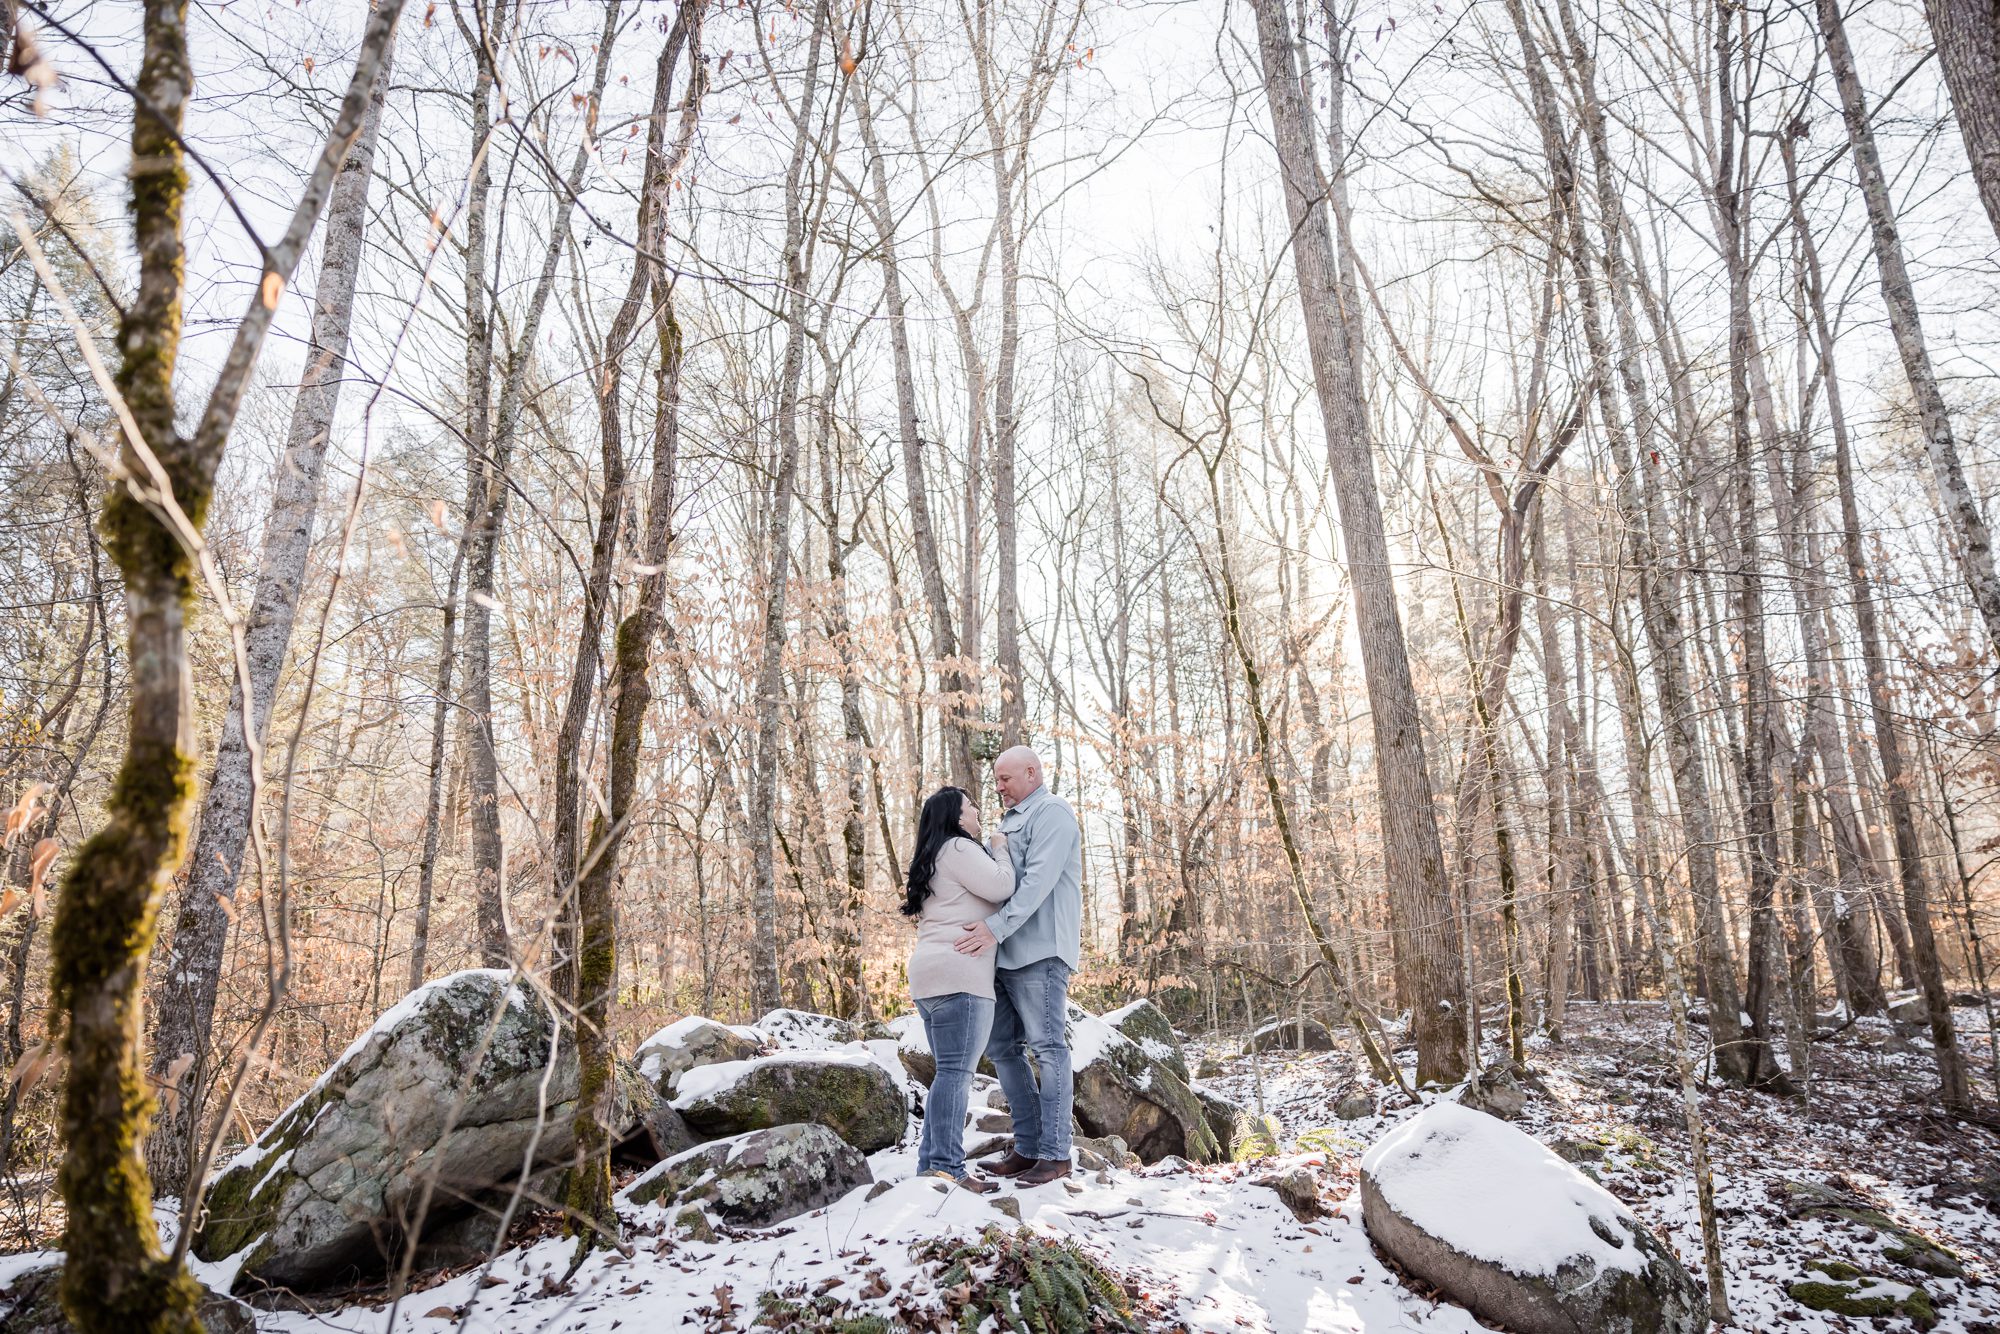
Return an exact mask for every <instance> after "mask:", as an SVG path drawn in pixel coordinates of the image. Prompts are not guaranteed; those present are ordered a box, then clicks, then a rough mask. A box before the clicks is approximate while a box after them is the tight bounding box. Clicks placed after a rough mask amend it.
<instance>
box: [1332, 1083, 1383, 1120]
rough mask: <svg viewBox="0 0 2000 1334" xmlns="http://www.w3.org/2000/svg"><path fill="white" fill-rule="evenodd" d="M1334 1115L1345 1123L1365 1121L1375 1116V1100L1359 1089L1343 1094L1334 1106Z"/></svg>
mask: <svg viewBox="0 0 2000 1334" xmlns="http://www.w3.org/2000/svg"><path fill="white" fill-rule="evenodd" d="M1333 1114H1334V1115H1335V1116H1337V1117H1339V1118H1340V1119H1341V1120H1343V1121H1365V1120H1367V1119H1368V1118H1369V1117H1371V1116H1373V1115H1375V1099H1374V1098H1373V1097H1371V1096H1370V1095H1368V1094H1366V1093H1363V1092H1361V1091H1360V1090H1358V1089H1357V1090H1355V1091H1353V1092H1351V1093H1343V1094H1342V1095H1341V1096H1340V1101H1339V1102H1337V1103H1335V1104H1334V1105H1333Z"/></svg>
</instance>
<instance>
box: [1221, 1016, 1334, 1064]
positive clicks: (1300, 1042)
mask: <svg viewBox="0 0 2000 1334" xmlns="http://www.w3.org/2000/svg"><path fill="white" fill-rule="evenodd" d="M1335 1045H1336V1044H1335V1043H1334V1040H1333V1033H1332V1032H1331V1031H1330V1030H1329V1029H1328V1028H1327V1026H1326V1025H1325V1024H1322V1023H1321V1022H1320V1021H1319V1020H1317V1019H1313V1018H1309V1017H1297V1018H1292V1019H1280V1020H1276V1021H1274V1022H1272V1023H1268V1024H1265V1025H1264V1026H1263V1027H1262V1028H1260V1029H1258V1030H1257V1031H1256V1032H1255V1033H1252V1034H1251V1035H1250V1040H1249V1041H1248V1042H1246V1043H1244V1044H1243V1054H1244V1055H1245V1056H1248V1055H1249V1054H1250V1053H1251V1052H1253V1051H1332V1050H1334V1048H1335Z"/></svg>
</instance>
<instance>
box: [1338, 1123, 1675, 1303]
mask: <svg viewBox="0 0 2000 1334" xmlns="http://www.w3.org/2000/svg"><path fill="white" fill-rule="evenodd" d="M1361 1210H1362V1214H1361V1216H1362V1224H1363V1226H1364V1227H1366V1229H1367V1231H1368V1235H1369V1236H1370V1237H1371V1238H1372V1239H1373V1240H1374V1242H1375V1244H1376V1245H1377V1246H1379V1247H1381V1249H1382V1250H1383V1252H1384V1253H1386V1254H1387V1255H1388V1256H1389V1257H1390V1258H1391V1259H1393V1260H1395V1261H1396V1262H1397V1263H1398V1264H1400V1265H1401V1266H1402V1267H1403V1268H1404V1269H1405V1270H1407V1271H1409V1272H1410V1273H1412V1274H1415V1275H1416V1276H1417V1277H1419V1278H1421V1279H1423V1280H1424V1281H1426V1282H1428V1283H1430V1284H1432V1285H1434V1286H1436V1287H1437V1288H1439V1289H1441V1290H1442V1291H1443V1292H1444V1293H1445V1294H1446V1295H1447V1296H1449V1297H1450V1298H1452V1299H1453V1300H1454V1301H1456V1302H1458V1303H1459V1304H1461V1305H1463V1306H1465V1307H1467V1308H1468V1309H1470V1310H1471V1311H1472V1312H1473V1314H1475V1315H1477V1316H1479V1317H1480V1318H1481V1319H1483V1320H1488V1321H1493V1322H1496V1323H1499V1324H1502V1325H1504V1326H1506V1327H1507V1328H1508V1329H1511V1330H1515V1331H1517V1334H1575V1332H1576V1331H1577V1330H1590V1331H1592V1334H1696V1332H1697V1331H1700V1330H1705V1329H1706V1328H1707V1327H1708V1316H1707V1309H1706V1306H1705V1304H1704V1302H1703V1299H1702V1295H1701V1292H1700V1290H1699V1289H1698V1288H1697V1287H1696V1286H1695V1282H1694V1279H1693V1278H1692V1277H1691V1276H1690V1275H1689V1274H1688V1272H1687V1270H1686V1269H1685V1268H1683V1267H1682V1265H1681V1263H1680V1261H1679V1260H1677V1259H1675V1258H1674V1255H1673V1253H1672V1252H1671V1251H1669V1250H1667V1249H1666V1247H1664V1246H1662V1245H1661V1244H1660V1242H1659V1241H1658V1240H1657V1239H1656V1238H1655V1237H1654V1236H1653V1234H1652V1233H1651V1232H1649V1231H1647V1230H1646V1228H1645V1227H1644V1226H1643V1225H1641V1224H1640V1222H1639V1220H1638V1219H1637V1218H1635V1217H1634V1216H1633V1214H1632V1211H1631V1210H1629V1209H1627V1208H1626V1207H1625V1206H1624V1205H1623V1204H1621V1203H1619V1201H1618V1200H1617V1199H1616V1198H1615V1197H1614V1196H1612V1195H1611V1194H1610V1192H1608V1191H1606V1190H1605V1189H1604V1188H1603V1187H1602V1186H1599V1185H1598V1184H1597V1183H1596V1182H1594V1181H1592V1180H1590V1179H1589V1178H1588V1177H1586V1176H1584V1175H1583V1174H1582V1173H1581V1172H1578V1171H1577V1170H1576V1169H1575V1168H1573V1167H1571V1166H1570V1165H1569V1164H1568V1163H1566V1162H1564V1161H1563V1160H1562V1159H1561V1158H1558V1157H1557V1156H1556V1155H1555V1154H1553V1153H1551V1152H1549V1150H1547V1149H1546V1148H1544V1147H1542V1145H1541V1144H1540V1143H1538V1142H1537V1141H1536V1140H1535V1139H1533V1138H1532V1137H1531V1136H1529V1135H1526V1134H1524V1133H1522V1132H1521V1131H1519V1130H1516V1129H1515V1128H1514V1127H1512V1126H1510V1125H1508V1124H1506V1123H1505V1122H1503V1121H1499V1120H1496V1119H1494V1118H1493V1117H1491V1116H1487V1115H1485V1114H1483V1113H1480V1112H1476V1111H1473V1110H1471V1109H1470V1108H1467V1107H1461V1106H1459V1105H1458V1104H1457V1103H1453V1102H1436V1103H1432V1104H1431V1105H1430V1106H1429V1107H1426V1108H1425V1109H1424V1110H1423V1111H1422V1112H1420V1113H1418V1114H1417V1115H1416V1116H1413V1117H1411V1118H1410V1119H1409V1120H1407V1121H1405V1122H1404V1123H1403V1124H1402V1125H1400V1126H1398V1127H1396V1129H1394V1130H1392V1131H1391V1132H1389V1134H1387V1135H1385V1136H1383V1137H1382V1139H1380V1140H1378V1141H1377V1142H1376V1144H1375V1146H1374V1147H1373V1148H1371V1149H1370V1150H1369V1151H1368V1152H1367V1154H1366V1155H1365V1156H1363V1158H1362V1160H1361Z"/></svg>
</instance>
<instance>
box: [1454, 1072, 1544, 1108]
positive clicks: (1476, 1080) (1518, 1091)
mask: <svg viewBox="0 0 2000 1334" xmlns="http://www.w3.org/2000/svg"><path fill="white" fill-rule="evenodd" d="M1458 1101H1459V1103H1460V1104H1461V1105H1462V1106H1466V1107H1470V1108H1472V1110H1474V1111H1476V1112H1485V1113H1486V1114H1487V1115H1488V1116H1497V1117H1499V1118H1500V1119H1501V1120H1502V1121H1512V1120H1513V1119H1514V1118H1515V1117H1517V1116H1519V1115H1520V1114H1521V1111H1522V1109H1523V1108H1525V1107H1526V1106H1527V1105H1528V1091H1527V1089H1526V1088H1525V1087H1523V1085H1522V1079H1521V1073H1520V1070H1519V1069H1518V1068H1517V1067H1516V1066H1515V1065H1514V1064H1513V1063H1512V1062H1511V1061H1507V1062H1502V1063H1501V1064H1499V1065H1492V1066H1488V1067H1487V1068H1486V1069H1484V1070H1479V1071H1475V1072H1474V1073H1473V1074H1472V1075H1471V1077H1470V1078H1468V1079H1467V1080H1466V1081H1465V1087H1463V1088H1461V1089H1460V1090H1459V1091H1458Z"/></svg>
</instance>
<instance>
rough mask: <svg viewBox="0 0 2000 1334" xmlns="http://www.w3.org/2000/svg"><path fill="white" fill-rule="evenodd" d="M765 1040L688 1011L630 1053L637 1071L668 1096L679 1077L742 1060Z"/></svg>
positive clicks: (757, 1051)
mask: <svg viewBox="0 0 2000 1334" xmlns="http://www.w3.org/2000/svg"><path fill="white" fill-rule="evenodd" d="M763 1050H764V1043H763V1042H762V1041H760V1040H759V1039H757V1038H755V1037H750V1036H745V1035H744V1034H743V1033H742V1032H740V1031H739V1030H737V1029H733V1028H730V1027H728V1026H727V1025H725V1024H718V1023H717V1022H715V1020H713V1019H704V1018H702V1017H701V1016H700V1015H698V1014H691V1015H689V1016H688V1017H687V1018H685V1019H677V1020H675V1021H674V1022H673V1023H671V1024H668V1025H667V1026H666V1027H665V1028H663V1029H661V1030H660V1031H659V1032H657V1033H655V1034H653V1036H651V1037H649V1038H647V1039H646V1040H645V1041H644V1042H642V1043H640V1044H639V1050H638V1051H636V1052H634V1053H633V1055H632V1062H633V1064H635V1065H637V1066H638V1067H639V1073H640V1074H642V1075H644V1076H645V1077H646V1078H648V1079H650V1080H652V1081H653V1083H654V1084H655V1085H656V1086H657V1087H658V1088H659V1090H660V1092H661V1093H663V1094H665V1095H666V1096H667V1097H669V1098H671V1097H673V1096H674V1094H675V1092H676V1091H677V1090H676V1088H675V1085H677V1084H678V1083H679V1082H680V1077H681V1076H682V1075H684V1074H686V1073H687V1072H688V1071H689V1070H692V1069H694V1068H695V1067H696V1066H700V1065H715V1064H718V1063H720V1062H722V1061H745V1060H748V1059H749V1058H751V1057H752V1056H755V1055H757V1054H759V1053H760V1052H762V1051H763Z"/></svg>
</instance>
